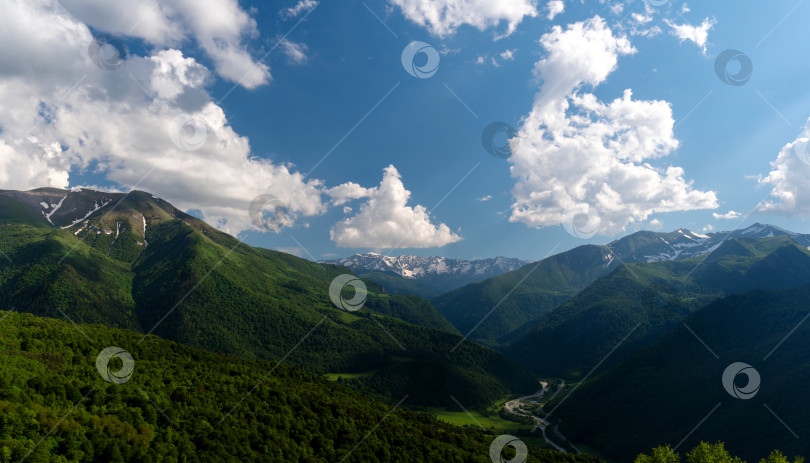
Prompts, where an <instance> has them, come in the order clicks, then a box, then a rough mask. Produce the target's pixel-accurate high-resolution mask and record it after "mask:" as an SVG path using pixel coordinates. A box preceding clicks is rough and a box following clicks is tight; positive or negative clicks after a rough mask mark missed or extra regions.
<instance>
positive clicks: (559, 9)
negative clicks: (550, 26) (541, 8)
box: [546, 0, 565, 21]
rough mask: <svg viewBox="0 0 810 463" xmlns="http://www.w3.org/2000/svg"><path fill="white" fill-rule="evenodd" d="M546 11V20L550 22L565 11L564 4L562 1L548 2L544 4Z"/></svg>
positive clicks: (553, 0)
mask: <svg viewBox="0 0 810 463" xmlns="http://www.w3.org/2000/svg"><path fill="white" fill-rule="evenodd" d="M546 9H547V10H548V14H547V15H546V18H548V20H549V21H551V20H553V19H554V17H555V16H557V15H558V14H562V13H563V12H564V11H565V2H564V1H563V0H550V1H549V2H548V4H546Z"/></svg>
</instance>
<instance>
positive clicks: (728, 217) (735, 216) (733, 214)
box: [712, 211, 742, 220]
mask: <svg viewBox="0 0 810 463" xmlns="http://www.w3.org/2000/svg"><path fill="white" fill-rule="evenodd" d="M712 217H714V218H715V219H725V220H732V219H739V218H740V217H742V214H740V213H739V212H737V211H728V212H726V213H725V214H718V213H717V212H712Z"/></svg>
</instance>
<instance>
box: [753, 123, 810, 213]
mask: <svg viewBox="0 0 810 463" xmlns="http://www.w3.org/2000/svg"><path fill="white" fill-rule="evenodd" d="M759 183H760V184H762V185H766V186H769V187H770V188H771V193H770V199H768V200H765V201H763V202H761V203H760V204H759V205H758V206H757V210H758V211H759V212H773V213H776V214H780V215H785V216H788V217H797V216H798V217H808V216H810V119H808V121H807V125H806V126H805V129H804V131H803V132H802V134H801V135H799V137H798V138H797V139H796V140H794V141H793V142H791V143H788V144H787V145H785V146H784V147H783V148H782V150H781V151H780V152H779V155H778V156H777V157H776V159H775V160H774V161H772V162H771V171H770V172H769V173H768V175H766V176H765V177H763V178H760V179H759Z"/></svg>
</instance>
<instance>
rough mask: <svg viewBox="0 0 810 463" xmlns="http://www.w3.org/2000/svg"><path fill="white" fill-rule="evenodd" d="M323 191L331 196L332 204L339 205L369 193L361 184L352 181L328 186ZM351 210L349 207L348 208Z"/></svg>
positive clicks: (364, 196) (365, 196)
mask: <svg viewBox="0 0 810 463" xmlns="http://www.w3.org/2000/svg"><path fill="white" fill-rule="evenodd" d="M324 193H326V194H327V195H328V196H329V197H331V198H332V204H333V205H335V206H340V205H341V204H346V203H347V202H349V201H351V200H353V199H360V198H367V197H368V196H369V195H370V194H371V190H370V189H368V188H363V187H362V186H360V185H358V184H356V183H354V182H347V183H344V184H342V185H338V186H336V187H333V188H329V189H328V190H326V191H325V192H324ZM349 210H351V208H349Z"/></svg>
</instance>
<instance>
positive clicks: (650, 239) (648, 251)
mask: <svg viewBox="0 0 810 463" xmlns="http://www.w3.org/2000/svg"><path fill="white" fill-rule="evenodd" d="M774 236H789V237H790V238H791V239H793V240H794V241H796V242H797V243H798V244H799V245H801V246H804V247H808V246H810V235H802V234H799V233H794V232H791V231H788V230H784V229H782V228H779V227H776V226H773V225H767V224H765V225H763V224H760V223H756V224H754V225H751V226H750V227H747V228H743V229H739V230H734V231H730V232H728V231H725V232H714V233H708V234H705V235H704V234H700V233H695V232H693V231H691V230H688V229H686V228H681V229H679V230H675V231H674V232H669V233H655V232H648V231H642V232H638V233H634V234H632V235H629V236H625V237H624V238H621V239H618V240H616V241H614V242H612V243H610V244H608V246H609V247H610V249H611V251H612V253H615V254H616V255H617V257H619V258H620V259H621V260H622V261H623V262H659V261H664V260H680V259H688V258H690V257H695V256H700V255H704V254H708V253H710V252H712V251H714V250H715V249H717V248H718V247H719V246H720V245H721V244H722V243H723V242H724V241H726V240H728V239H733V238H771V237H774Z"/></svg>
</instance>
